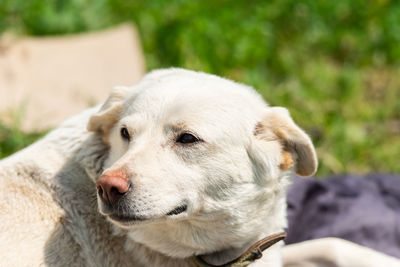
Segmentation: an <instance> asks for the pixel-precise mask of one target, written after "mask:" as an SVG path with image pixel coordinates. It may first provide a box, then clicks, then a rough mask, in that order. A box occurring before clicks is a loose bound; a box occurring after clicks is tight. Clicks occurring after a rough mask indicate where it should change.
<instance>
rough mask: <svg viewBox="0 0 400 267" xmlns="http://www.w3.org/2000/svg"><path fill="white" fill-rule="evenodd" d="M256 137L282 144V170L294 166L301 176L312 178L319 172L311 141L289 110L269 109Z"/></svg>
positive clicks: (255, 133) (258, 124) (259, 125)
mask: <svg viewBox="0 0 400 267" xmlns="http://www.w3.org/2000/svg"><path fill="white" fill-rule="evenodd" d="M254 135H255V136H256V137H257V138H258V139H261V140H265V141H274V140H278V141H279V142H280V143H281V146H282V160H281V163H280V166H279V167H280V168H281V169H282V170H287V169H289V168H291V167H292V166H294V167H295V170H296V173H297V174H298V175H300V176H311V175H313V174H314V173H315V171H316V170H317V165H318V161H317V156H316V153H315V150H314V146H313V144H312V142H311V139H310V138H309V137H308V135H307V134H306V133H305V132H304V131H303V130H301V129H300V128H299V127H298V126H297V125H296V124H295V123H294V121H293V120H292V118H291V117H290V114H289V111H288V110H287V109H285V108H281V107H272V108H269V109H268V111H267V113H266V114H265V116H264V118H263V120H262V121H261V122H259V123H257V125H256V127H255V129H254Z"/></svg>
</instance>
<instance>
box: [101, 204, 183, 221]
mask: <svg viewBox="0 0 400 267" xmlns="http://www.w3.org/2000/svg"><path fill="white" fill-rule="evenodd" d="M187 208H188V206H187V205H186V204H181V205H179V206H177V207H176V208H174V209H173V210H171V211H169V212H167V213H166V214H165V215H162V216H143V215H132V214H116V213H110V214H104V213H103V214H104V215H106V216H107V217H108V218H109V219H110V220H111V221H114V222H117V223H119V224H122V225H132V224H139V223H141V222H145V221H146V222H150V221H156V220H157V219H163V218H164V219H165V218H169V217H175V216H177V215H179V214H182V213H185V212H186V211H187Z"/></svg>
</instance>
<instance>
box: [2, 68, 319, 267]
mask: <svg viewBox="0 0 400 267" xmlns="http://www.w3.org/2000/svg"><path fill="white" fill-rule="evenodd" d="M86 125H88V129H89V131H90V132H88V131H87V130H86ZM316 165H317V162H316V156H315V152H314V149H313V146H312V144H311V141H310V139H309V138H308V137H307V135H305V134H304V132H302V131H301V130H300V129H299V128H298V127H297V126H296V125H295V124H294V123H293V121H292V120H291V118H290V116H289V114H288V112H287V111H286V110H285V109H283V108H271V107H268V106H267V105H266V104H265V103H264V102H263V100H262V99H261V97H260V96H259V95H257V94H256V93H255V92H254V91H253V90H252V89H251V88H248V87H246V86H243V85H239V84H236V83H233V82H231V81H228V80H225V79H221V78H218V77H216V76H212V75H207V74H202V73H195V72H191V71H186V70H179V69H171V70H161V71H156V72H153V73H151V74H149V75H147V76H146V77H145V78H144V79H143V80H142V81H141V82H140V83H139V84H138V85H136V86H134V87H132V88H125V87H118V88H116V89H114V91H113V92H112V93H111V96H110V98H109V99H108V100H107V102H106V103H105V104H104V105H103V107H101V108H100V110H99V109H97V108H95V109H91V110H88V111H85V112H83V113H81V114H79V115H77V116H75V117H73V118H71V119H70V120H68V121H67V122H65V123H64V124H63V125H61V127H59V128H58V129H56V130H54V131H53V132H51V133H50V134H49V135H47V136H46V137H45V138H44V139H42V140H41V141H39V142H37V143H36V144H34V145H32V146H30V147H28V148H27V149H25V150H23V151H21V152H19V153H17V154H15V155H13V156H11V157H9V158H7V159H4V160H3V161H1V162H0V218H1V221H0V233H1V234H0V255H1V261H2V263H5V264H6V265H7V264H8V265H9V266H38V265H48V266H193V265H194V263H193V261H192V256H194V255H201V258H202V259H203V260H204V261H206V262H208V263H211V264H222V263H226V262H228V261H230V260H232V259H235V258H236V257H238V256H239V255H240V254H241V253H243V252H244V251H245V250H246V249H247V248H248V247H250V246H251V245H252V244H253V243H255V242H256V241H257V240H260V239H262V238H264V237H266V236H269V235H271V234H274V233H278V232H281V231H283V228H284V227H285V226H286V218H285V210H286V204H285V193H286V187H287V185H288V184H289V180H290V179H289V177H290V175H291V174H292V173H293V172H294V171H296V172H297V173H298V174H299V175H303V176H308V175H311V174H313V173H314V172H315V169H316ZM96 187H97V192H96ZM96 193H97V196H96ZM99 211H100V213H101V214H100V213H99ZM279 247H280V244H277V245H274V246H273V247H271V248H270V249H269V250H267V251H266V252H264V256H263V258H262V259H261V260H258V261H257V262H255V263H254V264H255V265H257V264H260V265H262V266H263V265H264V264H267V263H268V264H271V266H280V265H281V261H280V253H279ZM2 265H3V264H2Z"/></svg>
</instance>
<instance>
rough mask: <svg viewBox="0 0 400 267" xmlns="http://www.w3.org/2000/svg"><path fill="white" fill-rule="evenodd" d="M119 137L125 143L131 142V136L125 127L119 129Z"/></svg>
mask: <svg viewBox="0 0 400 267" xmlns="http://www.w3.org/2000/svg"><path fill="white" fill-rule="evenodd" d="M121 137H122V139H125V140H126V141H130V140H131V136H130V135H129V131H128V129H126V128H125V127H122V128H121Z"/></svg>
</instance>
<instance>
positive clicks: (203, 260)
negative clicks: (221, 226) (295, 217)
mask: <svg viewBox="0 0 400 267" xmlns="http://www.w3.org/2000/svg"><path fill="white" fill-rule="evenodd" d="M285 237H286V234H285V233H284V232H282V233H277V234H273V235H270V236H267V237H265V238H263V239H261V240H259V241H257V242H255V243H254V244H252V245H251V246H249V247H246V248H231V249H225V250H221V251H218V252H214V253H211V254H207V255H200V256H196V257H194V262H195V264H196V265H197V266H199V267H213V266H247V265H249V264H251V263H253V262H254V261H256V260H257V259H260V258H261V257H262V256H263V251H264V250H266V249H268V248H270V247H271V246H273V245H274V244H275V243H277V242H279V241H281V240H283V239H284V238H285Z"/></svg>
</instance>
